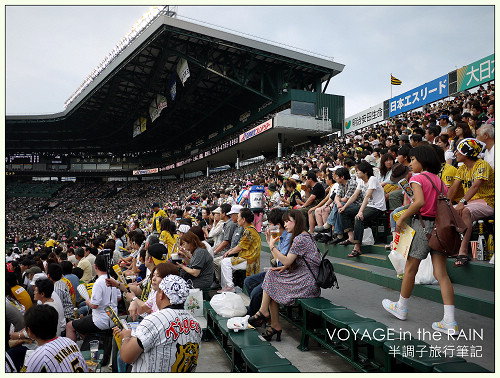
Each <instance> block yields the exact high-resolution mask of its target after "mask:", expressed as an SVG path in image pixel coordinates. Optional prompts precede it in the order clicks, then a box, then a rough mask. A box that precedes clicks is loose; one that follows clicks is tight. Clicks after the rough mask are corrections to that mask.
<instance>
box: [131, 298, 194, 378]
mask: <svg viewBox="0 0 500 378" xmlns="http://www.w3.org/2000/svg"><path fill="white" fill-rule="evenodd" d="M132 335H133V336H135V337H137V341H138V343H139V345H141V346H142V349H143V350H144V352H143V353H142V354H141V355H140V356H139V358H138V359H137V361H135V362H134V366H133V367H132V373H168V372H172V373H184V372H194V371H195V370H196V366H197V364H198V352H199V350H200V342H201V327H200V324H199V323H198V321H196V319H195V318H194V317H193V316H192V315H191V313H190V312H189V311H186V310H184V309H172V308H168V307H167V308H164V309H163V310H160V311H158V312H155V313H153V314H151V315H148V316H147V317H146V318H144V319H143V321H142V322H141V323H140V324H139V326H138V327H137V329H136V330H135V332H134V333H133V334H132Z"/></svg>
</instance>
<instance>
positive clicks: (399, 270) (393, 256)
mask: <svg viewBox="0 0 500 378" xmlns="http://www.w3.org/2000/svg"><path fill="white" fill-rule="evenodd" d="M388 257H389V260H391V263H392V265H393V266H394V269H395V270H396V274H397V276H398V278H400V276H402V275H403V274H404V272H405V265H406V260H405V259H404V257H403V256H402V255H401V253H398V252H396V251H395V250H394V249H393V250H392V251H391V252H390V253H389V256H388Z"/></svg>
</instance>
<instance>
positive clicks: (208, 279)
mask: <svg viewBox="0 0 500 378" xmlns="http://www.w3.org/2000/svg"><path fill="white" fill-rule="evenodd" d="M188 268H192V269H199V270H200V274H199V275H198V276H197V277H195V276H192V275H191V274H189V273H187V272H186V271H185V270H181V271H180V273H181V277H182V278H184V279H185V280H188V279H189V280H191V282H192V283H193V286H194V287H195V288H203V289H204V288H208V287H210V285H211V284H212V282H213V275H214V259H213V257H212V256H210V253H209V252H208V251H207V250H206V249H205V248H196V249H195V251H194V252H193V256H192V257H191V261H189V264H188Z"/></svg>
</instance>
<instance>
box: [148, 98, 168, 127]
mask: <svg viewBox="0 0 500 378" xmlns="http://www.w3.org/2000/svg"><path fill="white" fill-rule="evenodd" d="M166 107H167V98H166V97H165V96H163V95H156V98H155V99H154V100H153V101H152V102H151V105H149V115H150V116H151V122H154V121H155V119H157V118H158V117H159V116H160V114H161V111H162V110H163V109H165V108H166Z"/></svg>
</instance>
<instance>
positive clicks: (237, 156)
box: [236, 150, 241, 170]
mask: <svg viewBox="0 0 500 378" xmlns="http://www.w3.org/2000/svg"><path fill="white" fill-rule="evenodd" d="M240 155H241V154H240V150H238V151H236V169H238V170H239V169H240Z"/></svg>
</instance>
